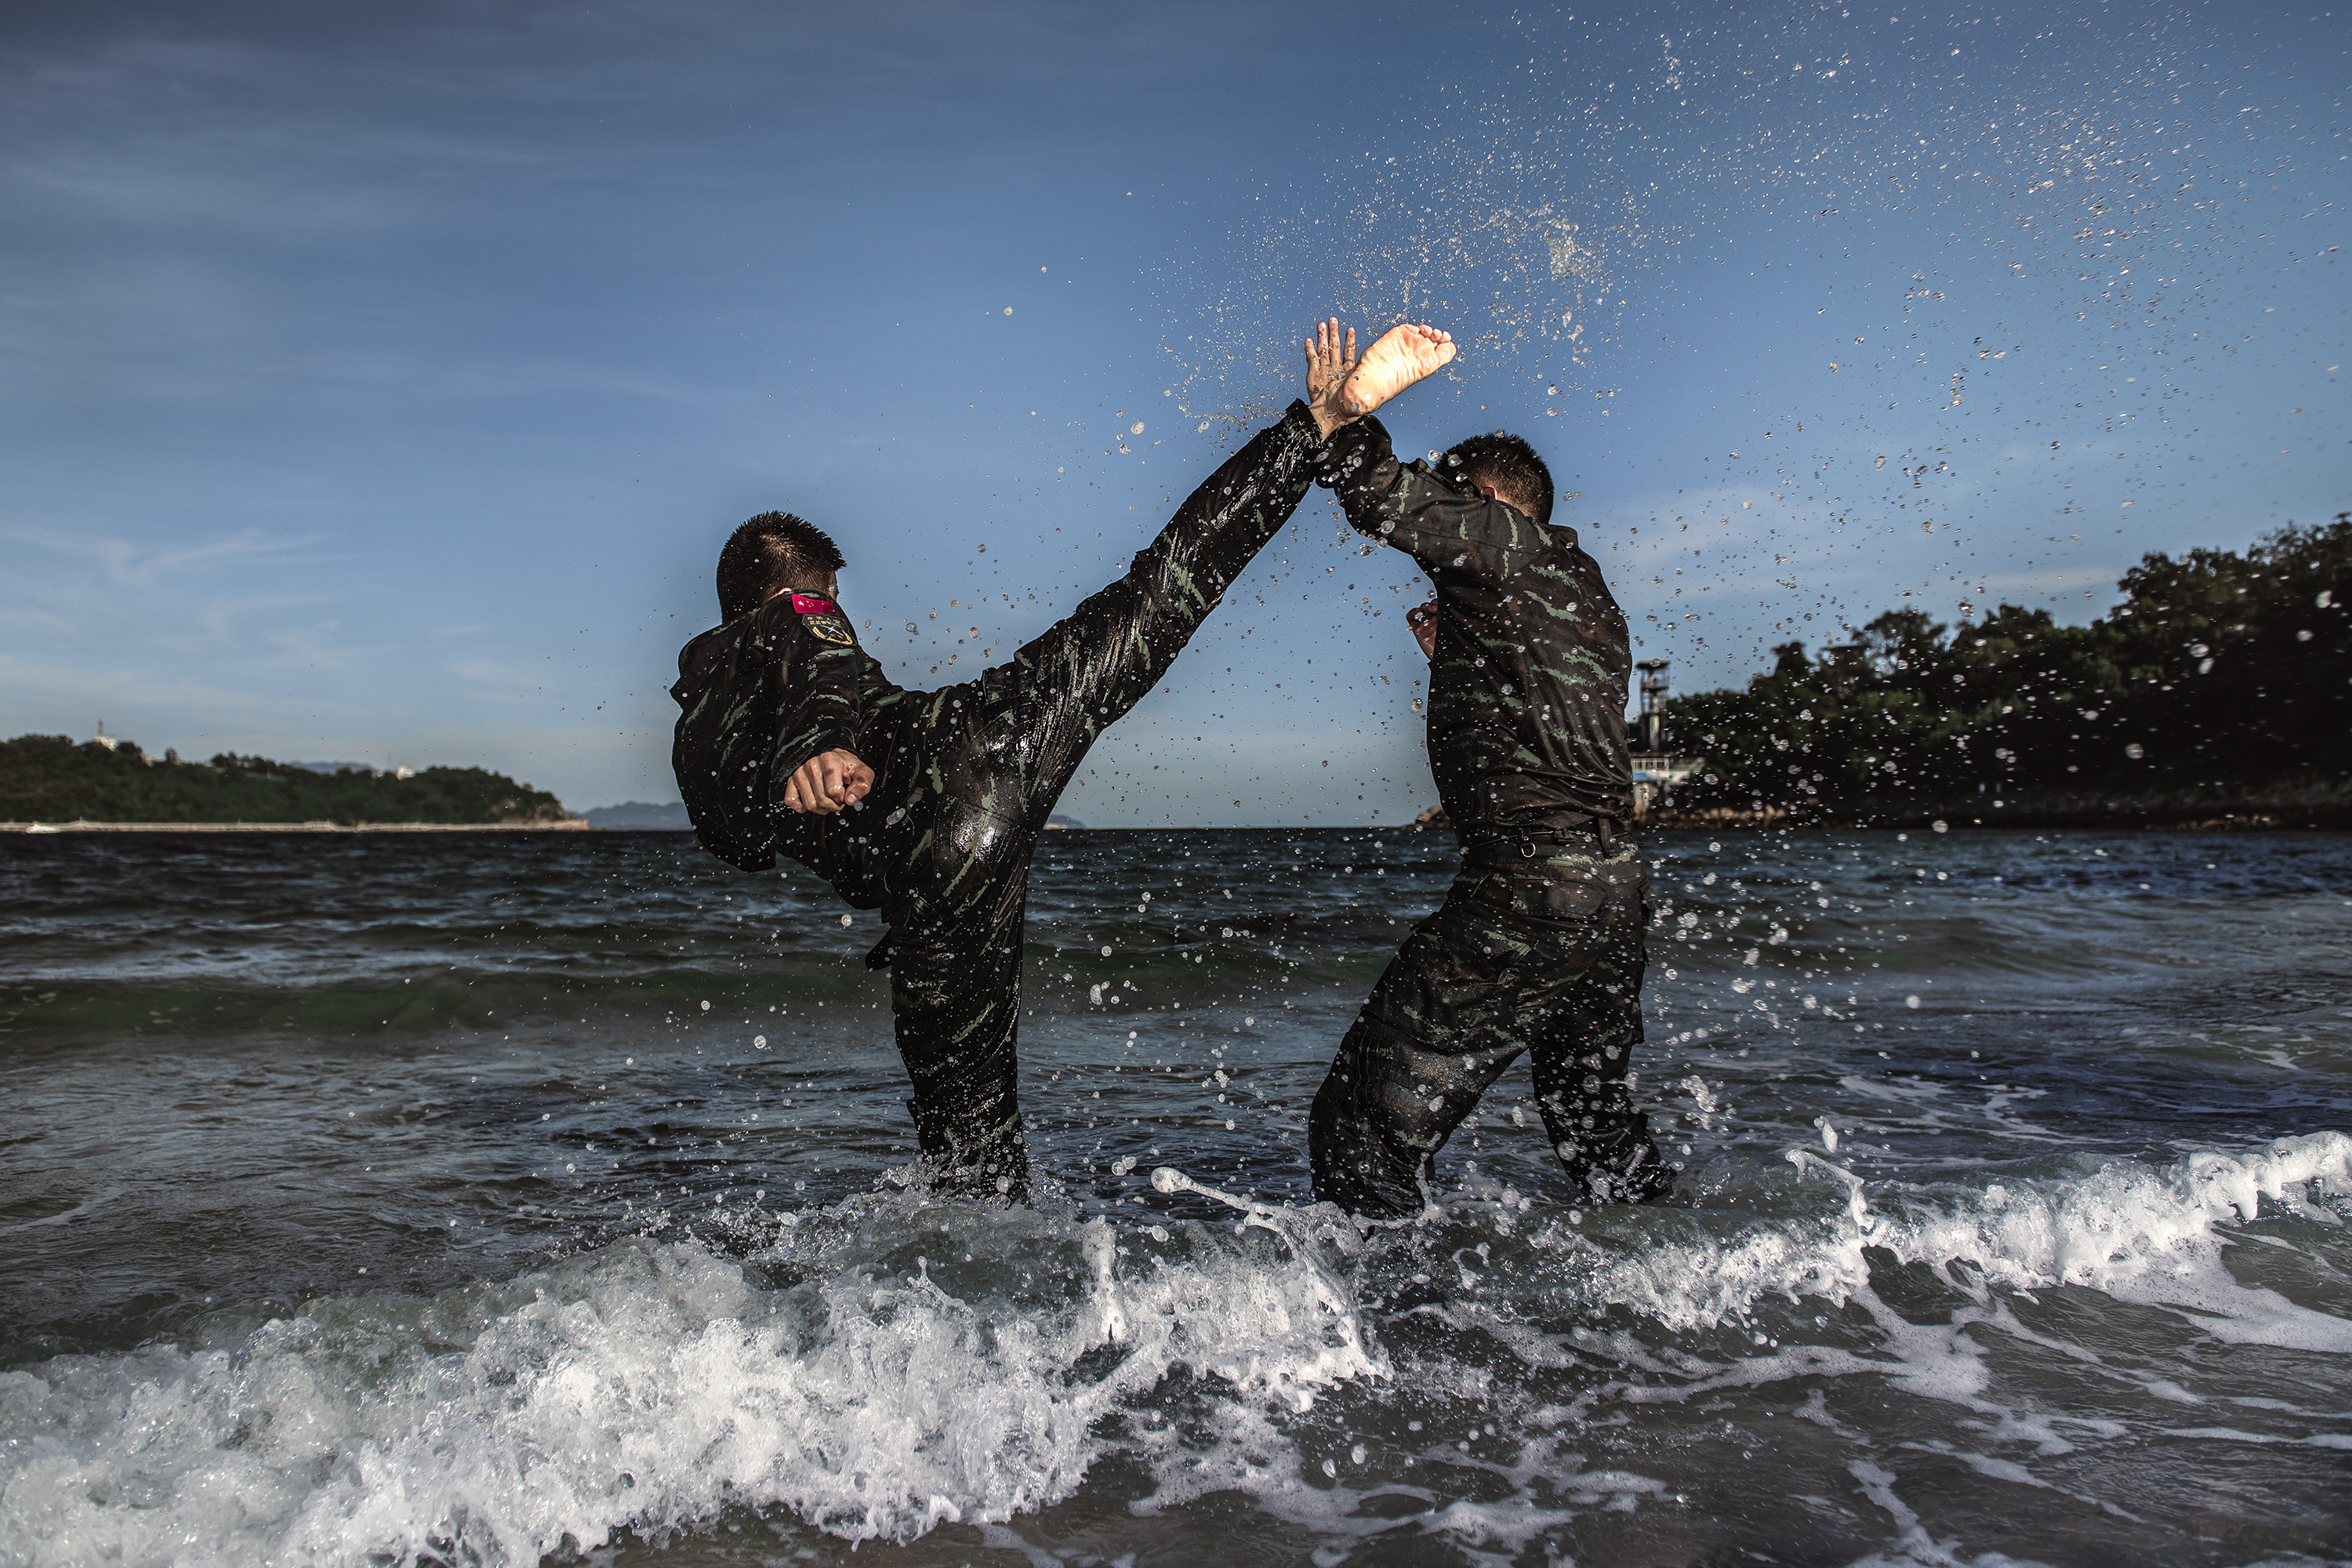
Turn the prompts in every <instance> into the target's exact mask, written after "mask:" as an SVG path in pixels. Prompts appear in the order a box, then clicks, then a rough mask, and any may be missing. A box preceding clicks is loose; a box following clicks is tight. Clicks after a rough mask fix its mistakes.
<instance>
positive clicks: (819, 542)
mask: <svg viewBox="0 0 2352 1568" xmlns="http://www.w3.org/2000/svg"><path fill="white" fill-rule="evenodd" d="M841 567H842V560H841V552H840V551H839V550H837V549H835V546H834V542H833V541H832V540H830V539H828V538H826V537H825V533H824V530H823V529H821V528H819V527H817V526H816V524H814V523H813V522H811V521H808V520H807V519H806V518H801V517H794V516H793V514H792V513H791V512H788V511H763V512H761V514H760V515H759V516H757V517H755V518H752V519H751V520H750V521H746V522H745V523H744V524H743V526H742V527H740V528H739V529H737V530H736V531H734V532H732V533H730V534H729V535H728V536H727V542H726V543H725V544H724V545H723V546H721V547H720V549H719V619H721V620H727V621H731V620H733V619H734V618H735V617H736V616H748V615H750V614H751V612H752V611H753V610H756V609H758V608H759V607H760V606H761V605H764V604H766V603H767V602H768V600H769V599H770V598H771V597H772V596H773V595H775V593H776V592H777V590H779V589H782V588H800V589H803V590H811V589H816V588H822V587H824V580H825V578H826V576H827V575H829V574H832V573H835V572H838V571H840V570H841Z"/></svg>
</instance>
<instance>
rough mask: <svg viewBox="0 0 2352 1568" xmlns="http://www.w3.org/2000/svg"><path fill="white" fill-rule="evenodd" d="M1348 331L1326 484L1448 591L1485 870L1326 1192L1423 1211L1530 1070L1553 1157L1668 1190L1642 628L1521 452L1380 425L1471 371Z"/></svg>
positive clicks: (1417, 982)
mask: <svg viewBox="0 0 2352 1568" xmlns="http://www.w3.org/2000/svg"><path fill="white" fill-rule="evenodd" d="M1354 347H1355V338H1354V334H1353V333H1352V332H1350V333H1349V335H1348V338H1347V341H1346V342H1345V345H1344V347H1343V346H1342V345H1341V343H1340V342H1339V341H1338V339H1337V336H1336V334H1330V333H1326V334H1324V336H1323V339H1322V343H1321V350H1322V352H1323V353H1324V354H1325V355H1326V356H1327V358H1326V363H1325V364H1324V365H1323V366H1322V367H1320V371H1319V374H1320V377H1321V379H1322V380H1323V381H1324V382H1325V384H1327V385H1328V386H1329V387H1330V388H1331V390H1330V392H1329V393H1328V395H1325V396H1324V397H1321V398H1318V400H1317V401H1316V403H1315V405H1314V412H1315V414H1316V416H1317V420H1318V424H1319V425H1320V426H1322V427H1323V431H1324V434H1325V436H1326V437H1328V439H1327V441H1326V443H1325V445H1324V447H1323V449H1322V452H1321V453H1320V455H1319V458H1318V465H1317V471H1316V478H1317V479H1318V480H1320V481H1321V482H1323V483H1325V484H1328V485H1329V486H1330V487H1331V488H1332V489H1333V490H1334V491H1336V492H1337V494H1338V495H1339V500H1340V504H1341V506H1342V507H1343V509H1344V510H1346V512H1347V515H1348V521H1349V523H1351V524H1352V525H1353V526H1354V527H1355V528H1356V529H1357V530H1358V531H1360V532H1363V533H1366V534H1369V535H1370V536H1371V537H1372V538H1374V539H1376V540H1380V541H1382V542H1386V543H1389V544H1392V545H1394V546H1395V547H1396V548H1398V549H1399V550H1402V551H1403V552H1406V553H1407V554H1409V555H1411V556H1412V558H1413V560H1414V561H1416V562H1417V563H1420V565H1421V567H1422V568H1423V570H1424V571H1426V572H1427V573H1428V574H1430V576H1431V577H1432V578H1433V579H1434V581H1435V584H1436V590H1437V594H1436V597H1435V599H1434V600H1433V601H1432V602H1431V603H1430V604H1429V605H1423V606H1422V607H1421V608H1420V609H1418V610H1415V611H1414V612H1412V616H1411V619H1412V622H1413V623H1414V625H1413V631H1414V636H1415V637H1416V638H1417V639H1419V640H1420V642H1421V645H1422V650H1423V653H1425V654H1426V655H1428V656H1429V659H1430V673H1429V692H1430V695H1429V761H1430V767H1431V770H1432V771H1433V773H1435V774H1436V777H1437V790H1438V797H1439V799H1440V800H1441V801H1442V802H1443V803H1444V807H1445V811H1446V815H1447V816H1448V817H1450V818H1451V819H1452V822H1453V824H1454V830H1455V832H1456V833H1458V834H1459V835H1460V836H1461V838H1462V844H1463V849H1464V862H1465V863H1464V866H1463V869H1462V873H1461V875H1460V876H1459V877H1458V878H1457V879H1455V881H1454V887H1453V889H1452V890H1451V891H1449V892H1448V893H1447V894H1446V898H1445V902H1444V906H1443V907H1441V908H1440V909H1439V910H1438V911H1437V912H1436V913H1435V914H1433V915H1432V916H1430V917H1429V918H1428V919H1427V920H1425V921H1422V922H1421V923H1420V924H1419V925H1417V926H1415V927H1414V928H1413V931H1412V935H1411V936H1409V937H1407V938H1406V939H1405V942H1404V945H1403V947H1402V949H1401V950H1399V952H1398V953H1397V955H1396V957H1395V958H1394V959H1393V960H1392V961H1391V963H1390V964H1389V966H1388V968H1387V970H1386V971H1385V972H1383V973H1381V977H1380V980H1379V982H1378V983H1377V984H1375V985H1374V986H1373V987H1372V994H1371V997H1370V1000H1369V1001H1367V1002H1366V1003H1365V1004H1364V1008H1363V1011H1362V1013H1361V1014H1360V1015H1359V1016H1358V1017H1357V1019H1356V1022H1355V1025H1354V1026H1353V1027H1351V1028H1350V1029H1349V1031H1348V1035H1347V1037H1346V1039H1345V1040H1343V1041H1342V1042H1341V1044H1340V1047H1339V1057H1338V1059H1336V1060H1335V1061H1334V1062H1333V1063H1332V1065H1331V1071H1330V1075H1329V1076H1328V1078H1327V1079H1325V1080H1324V1083H1323V1087H1322V1089H1321V1090H1320V1091H1319V1092H1318V1093H1317V1095H1316V1097H1315V1108H1314V1112H1313V1115H1312V1117H1311V1119H1310V1121H1309V1124H1308V1132H1307V1147H1308V1152H1309V1156H1310V1158H1311V1160H1312V1163H1313V1167H1314V1175H1315V1195H1316V1196H1317V1197H1318V1198H1323V1199H1328V1200H1329V1201H1331V1202H1334V1203H1338V1204H1339V1205H1343V1206H1344V1207H1346V1208H1349V1209H1350V1210H1352V1211H1354V1212H1356V1213H1359V1214H1364V1215H1378V1216H1383V1217H1389V1216H1397V1215H1408V1214H1412V1213H1413V1212H1415V1211H1417V1210H1418V1209H1419V1208H1420V1207H1421V1205H1422V1203H1423V1183H1424V1182H1426V1181H1427V1180H1428V1179H1429V1175H1430V1170H1431V1162H1432V1161H1433V1159H1434V1157H1435V1156H1436V1153H1437V1152H1438V1150H1439V1149H1441V1148H1443V1147H1444V1144H1445V1141H1446V1139H1447V1138H1448V1137H1449V1136H1450V1135H1451V1134H1452V1133H1453V1131H1454V1128H1455V1127H1456V1126H1457V1125H1459V1124H1460V1122H1461V1121H1462V1119H1463V1118H1464V1117H1465V1116H1466V1115H1468V1114H1469V1112H1470V1110H1471V1108H1472V1107H1473V1106H1475V1105H1476V1104H1477V1102H1478V1097H1479V1096H1480V1095H1482V1094H1484V1093H1485V1092H1486V1087H1487V1086H1488V1085H1489V1084H1491V1083H1493V1082H1494V1081H1495V1080H1496V1079H1497V1078H1499V1077H1500V1076H1502V1072H1503V1069H1504V1068H1506V1067H1507V1066H1509V1065H1510V1063H1511V1061H1512V1059H1513V1058H1516V1057H1517V1056H1518V1054H1519V1053H1520V1052H1522V1051H1527V1052H1529V1053H1530V1054H1531V1055H1532V1056H1533V1058H1534V1065H1535V1083H1536V1099H1537V1104H1538V1108H1539V1109H1540V1110H1541V1111H1542V1114H1543V1120H1544V1126H1545V1128H1546V1130H1547V1131H1549V1135H1550V1139H1551V1145H1552V1148H1553V1150H1554V1152H1557V1153H1558V1154H1559V1158H1560V1161H1561V1163H1563V1164H1565V1165H1566V1166H1567V1167H1568V1171H1569V1173H1570V1175H1571V1176H1573V1177H1574V1178H1576V1179H1577V1181H1578V1182H1579V1183H1580V1184H1582V1185H1583V1186H1584V1187H1585V1188H1586V1190H1587V1191H1588V1192H1590V1193H1591V1195H1592V1197H1593V1199H1594V1201H1596V1202H1615V1201H1622V1202H1635V1203H1638V1202H1642V1201H1644V1200H1646V1199H1649V1198H1654V1197H1657V1196H1660V1195H1662V1194H1664V1192H1665V1191H1666V1190H1667V1189H1668V1188H1669V1187H1671V1186H1672V1185H1673V1184H1674V1173H1673V1171H1671V1170H1669V1169H1666V1168H1665V1167H1664V1164H1663V1163H1662V1162H1661V1160H1660V1158H1659V1154H1658V1150H1657V1146H1656V1145H1655V1144H1654V1143H1653V1142H1651V1140H1650V1134H1649V1119H1648V1117H1647V1116H1645V1115H1644V1114H1643V1113H1642V1112H1641V1111H1638V1110H1634V1109H1633V1105H1632V1102H1631V1100H1630V1097H1629V1095H1628V1093H1627V1090H1626V1088H1625V1072H1626V1068H1627V1067H1628V1065H1629V1064H1630V1062H1631V1060H1632V1058H1633V1047H1635V1046H1636V1045H1638V1044H1639V1043H1640V1041H1641V1038H1642V969H1643V929H1644V928H1645V927H1646V926H1647V924H1648V923H1649V876H1648V872H1647V869H1646V868H1645V867H1644V865H1643V859H1642V856H1641V851H1640V849H1639V847H1637V846H1636V845H1635V844H1634V842H1633V839H1632V838H1631V837H1629V836H1628V835H1627V834H1626V832H1625V827H1624V825H1625V823H1626V822H1627V820H1628V819H1629V818H1630V816H1632V811H1633V766H1632V763H1631V760H1630V758H1629V757H1628V756H1627V752H1626V743H1625V716H1624V702H1625V688H1626V679H1627V677H1628V676H1629V675H1630V673H1631V669H1632V663H1633V656H1632V652H1631V649H1630V648H1629V647H1628V644H1627V638H1626V629H1625V618H1624V616H1623V615H1622V614H1621V613H1620V612H1619V610H1618V608H1617V603H1616V601H1615V600H1614V599H1613V598H1612V597H1611V596H1610V593H1609V587H1608V584H1606V583H1605V582H1603V581H1602V580H1601V568H1600V566H1599V564H1598V563H1595V562H1594V561H1593V559H1592V557H1591V556H1590V555H1588V554H1586V553H1585V552H1584V551H1583V550H1582V549H1580V547H1579V546H1578V544H1577V541H1576V534H1575V532H1574V531H1573V530H1570V529H1569V528H1566V527H1555V526H1553V525H1552V523H1551V508H1552V482H1551V474H1550V471H1549V469H1547V468H1545V467H1544V463H1543V459H1542V458H1538V457H1537V456H1536V453H1535V450H1534V448H1532V447H1529V446H1528V444H1527V443H1526V442H1525V441H1523V440H1521V439H1520V438H1519V437H1516V436H1507V435H1503V434H1500V433H1497V434H1496V435H1492V436H1475V437H1471V438H1470V439H1468V440H1466V441H1464V442H1463V443H1461V444H1460V445H1459V446H1457V447H1454V449H1453V450H1452V451H1450V452H1448V453H1446V454H1445V455H1444V457H1443V458H1440V459H1439V460H1438V462H1437V463H1436V464H1435V465H1434V466H1430V465H1427V464H1423V463H1420V462H1413V463H1409V464H1400V463H1399V462H1398V461H1397V459H1396V456H1395V454H1394V453H1393V452H1391V450H1390V447H1389V436H1388V432H1387V431H1386V430H1384V429H1382V428H1381V424H1380V422H1379V421H1378V420H1376V419H1370V418H1364V417H1360V416H1361V415H1366V414H1369V413H1370V411H1371V410H1372V409H1374V408H1377V407H1379V406H1380V405H1381V404H1382V403H1384V402H1386V401H1387V400H1388V399H1389V398H1391V397H1393V396H1394V395H1396V394H1398V393H1399V392H1402V391H1403V390H1404V389H1405V388H1406V387H1408V386H1410V385H1412V384H1413V383H1414V382H1416V381H1419V380H1421V379H1422V378H1423V376H1426V375H1428V374H1431V373H1432V372H1433V371H1435V370H1436V369H1437V368H1438V367H1439V366H1440V365H1442V364H1444V363H1446V362H1447V361H1449V360H1451V359H1452V358H1453V357H1454V345H1453V342H1452V341H1451V340H1450V339H1449V338H1448V337H1447V336H1446V334H1444V333H1443V332H1436V331H1430V330H1429V329H1427V328H1423V327H1399V328H1397V329H1395V330H1394V331H1391V332H1389V333H1388V334H1387V335H1385V336H1384V337H1382V338H1381V340H1380V341H1379V342H1376V343H1374V344H1373V345H1372V346H1371V347H1370V349H1368V350H1367V351H1365V353H1364V355H1363V358H1362V361H1361V363H1352V362H1353V360H1354V355H1353V350H1354Z"/></svg>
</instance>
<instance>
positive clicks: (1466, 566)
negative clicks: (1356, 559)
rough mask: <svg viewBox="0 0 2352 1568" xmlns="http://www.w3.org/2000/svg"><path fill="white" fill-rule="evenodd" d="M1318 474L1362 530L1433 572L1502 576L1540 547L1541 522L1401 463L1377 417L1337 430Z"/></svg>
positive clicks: (1323, 454) (1423, 467) (1354, 421)
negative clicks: (1517, 556)
mask: <svg viewBox="0 0 2352 1568" xmlns="http://www.w3.org/2000/svg"><path fill="white" fill-rule="evenodd" d="M1315 477H1316V478H1317V479H1318V480H1320V481H1321V482H1322V483H1324V484H1327V485H1328V486H1330V487H1331V489H1332V492H1333V493H1334V494H1336V495H1337V496H1338V497H1339V505H1340V508H1341V510H1344V511H1345V512H1346V513H1347V515H1348V522H1349V526H1350V527H1352V528H1354V529H1355V530H1356V531H1357V532H1359V533H1361V534H1363V535H1365V536H1366V537H1367V538H1370V539H1373V540H1377V541H1379V542H1381V543H1382V544H1390V545H1393V546H1395V547H1396V548H1397V549H1399V550H1402V551H1403V552H1405V553H1406V554H1408V555H1410V556H1412V558H1413V559H1414V560H1415V561H1418V562H1419V563H1421V564H1422V566H1423V568H1424V569H1426V570H1427V571H1428V572H1429V573H1430V574H1431V575H1433V576H1436V577H1440V578H1443V577H1444V576H1446V575H1449V574H1464V573H1467V574H1470V575H1472V576H1477V577H1486V578H1489V579H1495V578H1500V577H1501V576H1503V575H1504V574H1506V572H1507V563H1508V557H1509V556H1510V555H1511V554H1513V553H1514V552H1525V551H1528V550H1532V549H1536V548H1538V547H1539V545H1540V540H1539V537H1538V532H1537V529H1536V525H1535V523H1533V522H1532V521H1529V520H1528V519H1527V518H1525V517H1522V516H1520V515H1519V513H1518V512H1517V511H1516V510H1513V509H1512V508H1510V507H1508V506H1506V505H1505V504H1504V503H1503V502H1501V501H1498V500H1489V499H1488V498H1486V497H1485V496H1482V495H1480V494H1479V493H1478V492H1477V491H1476V490H1475V489H1469V488H1468V487H1466V486H1465V487H1463V488H1461V489H1456V488H1455V487H1454V486H1453V485H1451V484H1448V483H1447V482H1446V481H1445V480H1444V479H1440V478H1439V477H1438V476H1437V475H1436V474H1435V473H1434V472H1433V471H1432V470H1431V469H1430V468H1429V466H1428V465H1427V464H1425V463H1419V462H1413V463H1400V462H1398V461H1397V458H1396V453H1395V452H1394V451H1392V450H1391V448H1390V446H1389V433H1388V430H1387V428H1386V426H1382V425H1381V422H1380V421H1379V420H1377V419H1374V418H1370V417H1369V416H1367V417H1365V418H1362V419H1352V420H1349V422H1348V423H1347V424H1345V425H1342V426H1339V428H1338V429H1337V430H1334V431H1332V432H1331V435H1330V437H1329V439H1328V440H1327V441H1325V442H1324V444H1323V449H1322V452H1321V453H1320V455H1319V457H1318V462H1317V464H1316V474H1315Z"/></svg>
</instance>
